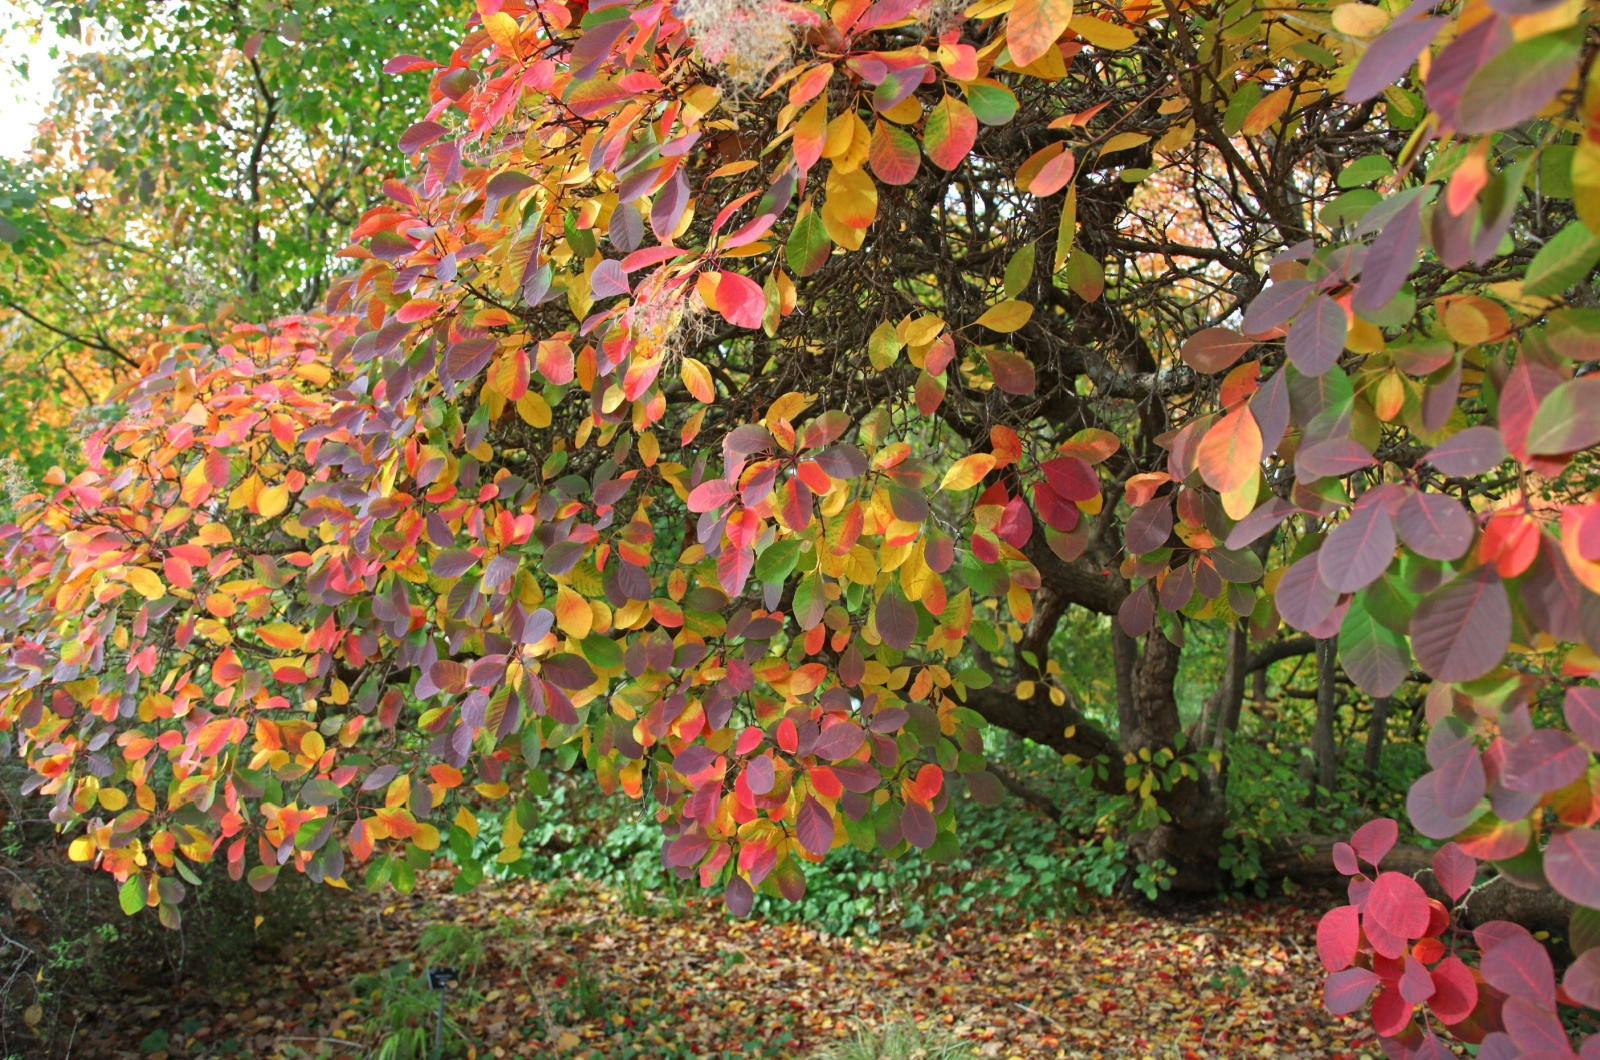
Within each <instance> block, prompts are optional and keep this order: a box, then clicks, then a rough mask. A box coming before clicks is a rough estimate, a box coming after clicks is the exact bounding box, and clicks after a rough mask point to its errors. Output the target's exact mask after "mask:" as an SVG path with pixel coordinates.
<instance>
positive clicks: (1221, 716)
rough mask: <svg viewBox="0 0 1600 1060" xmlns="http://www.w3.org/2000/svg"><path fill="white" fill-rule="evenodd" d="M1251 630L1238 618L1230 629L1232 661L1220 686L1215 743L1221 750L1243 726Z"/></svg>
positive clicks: (1229, 651)
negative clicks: (1241, 719)
mask: <svg viewBox="0 0 1600 1060" xmlns="http://www.w3.org/2000/svg"><path fill="white" fill-rule="evenodd" d="M1249 649H1250V634H1249V631H1248V630H1247V628H1246V627H1245V625H1244V623H1242V622H1236V623H1234V625H1233V626H1232V627H1230V628H1229V629H1228V665H1227V670H1226V671H1225V673H1224V675H1223V678H1222V687H1221V688H1220V689H1219V690H1218V694H1219V697H1220V704H1219V705H1220V707H1221V709H1220V711H1219V712H1218V715H1217V727H1216V732H1215V734H1214V735H1213V736H1212V746H1213V747H1214V748H1215V749H1216V750H1218V751H1221V750H1223V749H1225V748H1226V747H1227V744H1228V741H1229V740H1230V739H1232V738H1233V734H1234V733H1235V732H1237V731H1238V729H1239V712H1240V711H1241V710H1243V709H1244V677H1245V667H1246V666H1247V665H1248V663H1249V658H1248V656H1249Z"/></svg>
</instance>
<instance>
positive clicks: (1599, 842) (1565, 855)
mask: <svg viewBox="0 0 1600 1060" xmlns="http://www.w3.org/2000/svg"><path fill="white" fill-rule="evenodd" d="M1544 874H1545V878H1546V879H1548V880H1549V881H1550V886H1552V887H1554V888H1555V889H1556V893H1558V894H1560V895H1561V896H1562V897H1564V898H1570V899H1572V900H1573V901H1574V902H1577V903H1578V904H1579V905H1584V906H1588V907H1589V908H1591V909H1593V908H1600V832H1595V831H1594V830H1593V829H1589V828H1573V829H1571V830H1569V831H1566V832H1558V833H1557V834H1555V835H1553V836H1551V837H1550V843H1549V845H1548V846H1546V847H1545V851H1544Z"/></svg>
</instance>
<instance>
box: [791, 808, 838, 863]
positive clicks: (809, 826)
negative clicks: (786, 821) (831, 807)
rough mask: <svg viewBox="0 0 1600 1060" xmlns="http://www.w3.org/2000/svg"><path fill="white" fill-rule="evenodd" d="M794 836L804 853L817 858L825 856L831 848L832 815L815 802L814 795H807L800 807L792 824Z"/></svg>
mask: <svg viewBox="0 0 1600 1060" xmlns="http://www.w3.org/2000/svg"><path fill="white" fill-rule="evenodd" d="M794 834H795V837H796V838H798V839H799V840H800V846H801V847H802V848H803V849H804V850H805V852H806V853H808V854H814V855H816V856H817V857H821V856H822V855H824V854H826V853H827V852H828V850H829V849H830V848H831V847H832V846H833V814H831V813H829V812H828V809H827V807H825V806H823V805H822V803H820V802H818V801H817V798H816V796H815V795H807V796H806V801H805V803H804V804H803V805H802V806H801V807H800V813H799V815H798V816H797V817H796V819H795V823H794Z"/></svg>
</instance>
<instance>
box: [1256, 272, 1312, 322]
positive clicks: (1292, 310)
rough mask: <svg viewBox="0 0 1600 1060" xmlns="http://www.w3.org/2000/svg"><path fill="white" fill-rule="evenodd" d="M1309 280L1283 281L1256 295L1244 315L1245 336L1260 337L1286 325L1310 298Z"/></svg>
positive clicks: (1310, 284) (1310, 286)
mask: <svg viewBox="0 0 1600 1060" xmlns="http://www.w3.org/2000/svg"><path fill="white" fill-rule="evenodd" d="M1313 286H1314V285H1313V284H1312V282H1311V281H1310V280H1284V281H1282V282H1281V283H1275V284H1273V285H1272V286H1270V287H1268V288H1267V289H1266V290H1264V291H1262V292H1261V293H1260V294H1258V295H1256V297H1255V300H1254V301H1252V302H1251V303H1250V308H1249V309H1247V310H1245V314H1244V324H1243V327H1244V332H1245V334H1246V335H1262V334H1265V333H1267V332H1269V331H1272V330H1273V329H1274V328H1278V327H1281V326H1283V325H1284V324H1286V323H1288V321H1289V318H1290V317H1292V316H1294V315H1295V314H1296V313H1297V312H1299V311H1300V307H1301V306H1303V305H1305V304H1306V299H1307V298H1309V297H1311V289H1312V287H1313Z"/></svg>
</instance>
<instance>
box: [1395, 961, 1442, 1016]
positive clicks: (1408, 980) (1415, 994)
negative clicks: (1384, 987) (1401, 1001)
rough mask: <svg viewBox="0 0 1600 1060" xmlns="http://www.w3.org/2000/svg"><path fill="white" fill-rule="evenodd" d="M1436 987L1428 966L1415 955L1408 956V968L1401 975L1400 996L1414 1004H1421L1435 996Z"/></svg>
mask: <svg viewBox="0 0 1600 1060" xmlns="http://www.w3.org/2000/svg"><path fill="white" fill-rule="evenodd" d="M1435 989H1436V987H1434V985H1433V976H1431V975H1429V974H1428V969H1427V966H1425V965H1424V964H1423V963H1422V962H1421V961H1419V960H1417V959H1416V958H1415V957H1407V958H1406V970H1405V973H1404V974H1403V975H1401V976H1400V996H1401V997H1403V998H1405V999H1406V1001H1407V1002H1409V1003H1411V1004H1413V1005H1420V1004H1422V1003H1423V1002H1424V1001H1426V1000H1428V999H1429V998H1430V997H1432V996H1433V992H1434V990H1435Z"/></svg>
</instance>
